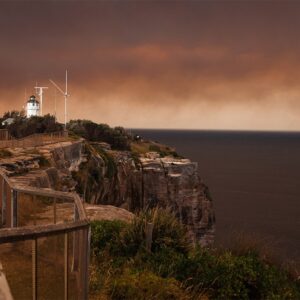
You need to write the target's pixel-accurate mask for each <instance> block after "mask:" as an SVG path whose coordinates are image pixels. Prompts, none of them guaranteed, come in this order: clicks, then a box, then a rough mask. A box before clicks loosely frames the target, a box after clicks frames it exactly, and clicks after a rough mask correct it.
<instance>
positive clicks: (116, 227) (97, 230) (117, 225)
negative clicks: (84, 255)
mask: <svg viewBox="0 0 300 300" xmlns="http://www.w3.org/2000/svg"><path fill="white" fill-rule="evenodd" d="M126 227H127V224H126V223H125V222H122V221H119V220H115V221H106V220H103V221H93V222H91V230H92V239H91V252H92V255H93V256H94V257H99V256H100V255H101V253H102V252H103V251H104V250H108V251H109V252H112V253H113V252H114V251H115V250H114V249H115V248H116V247H119V244H120V241H119V238H120V232H121V230H124V228H126Z"/></svg>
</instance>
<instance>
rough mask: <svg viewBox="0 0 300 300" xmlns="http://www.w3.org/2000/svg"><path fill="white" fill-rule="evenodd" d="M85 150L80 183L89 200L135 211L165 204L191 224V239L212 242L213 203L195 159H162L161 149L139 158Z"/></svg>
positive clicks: (186, 222)
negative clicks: (159, 153) (91, 174)
mask: <svg viewBox="0 0 300 300" xmlns="http://www.w3.org/2000/svg"><path fill="white" fill-rule="evenodd" d="M86 151H87V152H88V153H89V154H87V155H86V157H87V162H85V166H84V167H83V168H82V169H81V170H80V172H82V176H81V177H79V178H78V177H77V181H78V183H79V185H80V186H81V189H80V190H81V192H82V193H83V194H84V195H85V196H86V199H88V200H89V201H90V202H91V203H94V204H109V205H114V206H118V207H123V208H125V209H127V210H129V211H132V212H136V211H139V210H141V209H148V208H154V207H156V206H159V207H163V208H166V209H169V210H170V211H172V212H173V213H174V214H175V215H176V216H177V217H178V219H179V220H180V221H181V222H182V223H183V224H185V225H186V226H187V228H188V229H189V233H190V237H191V239H192V240H194V241H195V242H200V243H201V244H202V245H209V244H211V243H212V242H213V240H214V233H215V218H214V211H213V207H212V201H211V199H210V196H209V193H208V188H207V187H206V186H205V184H204V183H203V182H202V181H201V179H200V178H199V175H198V165H197V163H194V162H191V161H190V160H189V159H179V158H174V157H165V158H161V157H160V156H159V155H158V154H157V153H147V154H146V155H145V156H144V157H140V158H139V159H137V158H136V157H133V155H132V153H130V152H126V151H105V150H104V149H99V148H97V147H95V145H94V147H93V149H86ZM108 161H109V162H108ZM95 166H96V170H98V173H96V172H95ZM109 169H110V170H109ZM87 170H88V171H87ZM90 173H93V174H94V177H93V176H90Z"/></svg>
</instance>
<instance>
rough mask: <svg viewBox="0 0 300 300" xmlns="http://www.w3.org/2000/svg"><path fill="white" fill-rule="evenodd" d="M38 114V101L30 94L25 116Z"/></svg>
mask: <svg viewBox="0 0 300 300" xmlns="http://www.w3.org/2000/svg"><path fill="white" fill-rule="evenodd" d="M39 115H40V102H39V101H38V100H37V99H36V98H35V96H34V95H32V96H30V98H29V100H28V101H27V104H26V116H27V118H30V117H33V116H39Z"/></svg>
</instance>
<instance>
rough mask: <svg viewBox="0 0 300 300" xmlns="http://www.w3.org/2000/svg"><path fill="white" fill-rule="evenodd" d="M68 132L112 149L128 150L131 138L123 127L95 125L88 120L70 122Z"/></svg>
mask: <svg viewBox="0 0 300 300" xmlns="http://www.w3.org/2000/svg"><path fill="white" fill-rule="evenodd" d="M68 130H69V131H71V132H72V133H73V134H75V135H77V136H81V137H83V138H85V139H86V140H88V141H92V142H99V141H102V142H106V143H109V144H110V145H111V147H112V149H116V150H129V149H130V140H131V139H132V137H131V136H130V135H129V134H128V133H127V132H126V130H125V129H124V128H123V127H115V128H111V127H109V126H108V125H107V124H96V123H94V122H92V121H88V120H72V121H70V122H69V124H68Z"/></svg>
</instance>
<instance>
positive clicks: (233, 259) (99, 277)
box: [90, 209, 300, 299]
mask: <svg viewBox="0 0 300 300" xmlns="http://www.w3.org/2000/svg"><path fill="white" fill-rule="evenodd" d="M149 222H152V223H153V224H154V227H153V238H152V246H151V251H149V249H147V247H146V234H145V232H146V231H145V228H146V224H147V223H149ZM90 298H91V299H299V298H300V283H299V280H298V281H297V279H296V278H293V277H292V275H291V274H289V273H288V272H287V271H286V270H285V269H283V268H282V267H279V266H277V265H276V264H272V263H271V262H270V261H268V259H267V258H266V257H262V256H261V255H260V252H259V251H258V250H257V249H253V248H251V247H250V248H249V247H246V248H242V250H241V251H240V253H239V254H234V253H233V252H232V251H230V250H224V249H223V250H220V249H218V250H216V249H203V248H200V247H195V248H194V247H191V245H190V244H189V242H188V239H187V237H186V231H185V228H184V227H183V226H182V225H181V224H179V222H178V221H177V220H176V218H175V217H174V216H173V215H171V214H169V213H168V212H166V211H164V210H160V209H156V210H153V211H150V212H147V213H142V214H140V215H139V216H137V217H136V218H135V219H134V221H133V222H132V223H131V224H126V223H124V222H121V221H96V222H93V223H92V258H91V269H90Z"/></svg>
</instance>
